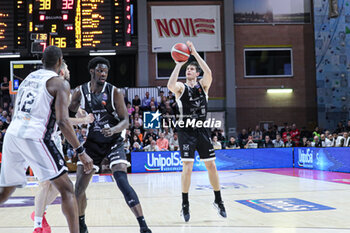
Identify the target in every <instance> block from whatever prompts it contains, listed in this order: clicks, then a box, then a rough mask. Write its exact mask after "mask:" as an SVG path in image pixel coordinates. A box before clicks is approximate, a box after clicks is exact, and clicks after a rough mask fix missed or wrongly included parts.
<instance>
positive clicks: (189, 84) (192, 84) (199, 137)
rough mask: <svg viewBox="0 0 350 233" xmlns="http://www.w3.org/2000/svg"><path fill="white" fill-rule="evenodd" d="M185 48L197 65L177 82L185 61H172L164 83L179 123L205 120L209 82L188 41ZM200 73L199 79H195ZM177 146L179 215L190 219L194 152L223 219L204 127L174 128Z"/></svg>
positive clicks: (204, 66) (211, 151) (204, 65)
mask: <svg viewBox="0 0 350 233" xmlns="http://www.w3.org/2000/svg"><path fill="white" fill-rule="evenodd" d="M187 46H188V47H189V48H190V51H191V54H192V55H193V56H194V57H195V59H196V60H197V62H198V63H197V62H191V63H190V64H189V65H188V66H187V68H186V82H185V83H182V82H178V81H177V79H178V76H179V72H180V69H181V67H182V66H183V65H184V64H185V62H176V61H175V63H176V66H175V68H174V70H173V72H172V74H171V76H170V79H169V81H168V89H169V90H170V91H172V92H174V93H175V97H176V102H177V104H178V107H179V112H180V114H179V119H178V120H179V121H184V122H185V123H186V122H187V120H192V119H195V120H196V121H202V122H203V121H205V120H206V117H207V105H208V91H209V88H210V85H211V82H212V74H211V70H210V68H209V67H208V65H207V63H206V62H205V61H204V60H203V59H202V58H201V57H200V56H199V54H198V53H197V51H196V49H195V47H194V45H193V43H192V42H190V41H188V42H187ZM200 68H202V70H203V73H204V74H203V78H202V79H201V80H199V81H198V80H197V78H198V76H199V74H200ZM178 136H179V145H180V151H181V160H182V162H183V169H182V175H181V186H182V210H181V213H182V216H183V217H184V220H185V221H186V222H188V221H189V220H190V212H189V201H188V191H189V189H190V185H191V174H192V168H193V162H194V159H195V155H194V152H195V150H197V151H198V153H199V156H200V159H201V160H202V161H204V163H205V166H206V168H207V170H208V173H209V180H210V184H211V185H212V187H213V189H214V195H215V201H214V203H213V204H214V206H215V207H216V208H217V209H218V212H219V214H220V215H221V216H222V217H224V218H226V210H225V207H224V204H223V201H222V199H221V193H220V184H219V176H218V172H217V169H216V165H215V152H214V149H213V146H212V144H211V141H210V132H209V129H207V128H193V127H187V128H186V127H183V128H181V127H178Z"/></svg>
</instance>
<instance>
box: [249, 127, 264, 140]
mask: <svg viewBox="0 0 350 233" xmlns="http://www.w3.org/2000/svg"><path fill="white" fill-rule="evenodd" d="M251 135H252V136H253V140H262V131H261V130H260V126H259V125H257V126H255V130H254V131H252V133H251Z"/></svg>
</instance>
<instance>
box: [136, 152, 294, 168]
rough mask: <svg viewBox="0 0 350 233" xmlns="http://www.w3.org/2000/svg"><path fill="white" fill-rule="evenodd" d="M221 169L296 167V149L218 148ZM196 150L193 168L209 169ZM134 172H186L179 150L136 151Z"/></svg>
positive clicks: (217, 159) (218, 160) (217, 154)
mask: <svg viewBox="0 0 350 233" xmlns="http://www.w3.org/2000/svg"><path fill="white" fill-rule="evenodd" d="M215 154H216V166H217V168H218V170H221V171H222V170H236V169H261V168H285V167H293V149H292V148H274V149H268V148H266V149H245V150H217V151H215ZM205 170H206V168H205V165H204V162H201V161H200V159H199V155H198V153H197V152H196V159H195V162H194V165H193V171H205ZM131 171H132V172H133V173H137V172H175V171H182V161H181V155H180V152H179V151H155V152H132V153H131Z"/></svg>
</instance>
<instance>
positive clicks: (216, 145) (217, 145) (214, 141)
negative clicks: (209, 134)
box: [211, 136, 222, 150]
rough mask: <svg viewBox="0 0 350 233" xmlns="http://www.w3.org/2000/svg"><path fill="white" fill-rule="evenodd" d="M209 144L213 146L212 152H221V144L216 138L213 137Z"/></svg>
mask: <svg viewBox="0 0 350 233" xmlns="http://www.w3.org/2000/svg"><path fill="white" fill-rule="evenodd" d="M211 144H212V145H213V147H214V150H221V149H222V145H221V143H220V142H219V141H218V137H217V136H214V137H213V138H212V142H211Z"/></svg>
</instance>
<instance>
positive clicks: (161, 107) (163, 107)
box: [158, 96, 167, 114]
mask: <svg viewBox="0 0 350 233" xmlns="http://www.w3.org/2000/svg"><path fill="white" fill-rule="evenodd" d="M166 102H167V98H166V96H163V97H162V99H161V101H160V102H158V103H159V105H158V109H159V111H160V112H161V113H162V114H165V113H166Z"/></svg>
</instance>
